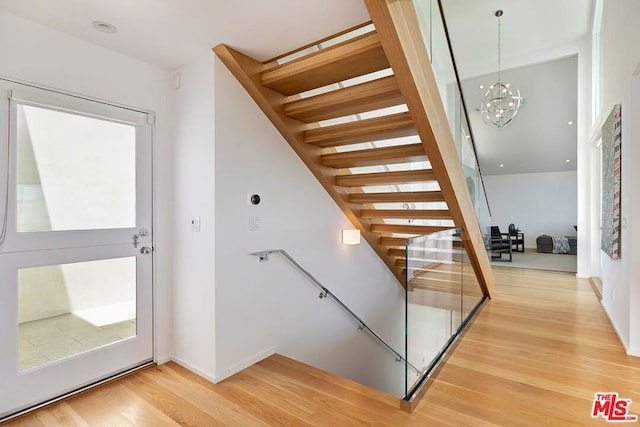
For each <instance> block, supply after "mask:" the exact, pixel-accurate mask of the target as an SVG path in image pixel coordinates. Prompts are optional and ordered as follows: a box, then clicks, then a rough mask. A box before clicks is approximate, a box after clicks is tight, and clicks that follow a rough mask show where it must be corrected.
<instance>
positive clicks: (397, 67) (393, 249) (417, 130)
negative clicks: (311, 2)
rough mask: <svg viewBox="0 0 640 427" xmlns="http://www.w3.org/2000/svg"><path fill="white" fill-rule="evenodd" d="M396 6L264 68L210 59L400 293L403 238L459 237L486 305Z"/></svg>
mask: <svg viewBox="0 0 640 427" xmlns="http://www.w3.org/2000/svg"><path fill="white" fill-rule="evenodd" d="M395 3H396V6H393V4H394V2H393V1H391V0H367V1H366V4H367V7H368V8H369V12H370V15H371V18H372V22H370V23H366V24H363V25H361V26H358V27H355V28H351V29H349V30H346V31H344V32H342V33H339V34H337V35H334V36H330V37H328V38H326V39H323V40H320V41H318V42H315V43H312V44H310V45H307V46H304V47H302V48H300V49H298V50H296V51H294V52H290V53H288V54H285V55H283V56H281V57H279V58H276V59H274V60H270V61H267V62H260V61H258V60H255V59H253V58H251V57H249V56H247V55H245V54H243V53H241V52H239V51H237V50H235V49H233V48H231V47H228V46H226V45H219V46H217V47H215V48H214V51H215V53H216V54H217V56H218V57H219V58H220V59H221V60H222V62H223V63H224V64H225V65H226V66H227V68H228V69H229V70H230V71H231V72H232V73H233V75H234V76H235V77H236V78H237V80H238V81H239V82H240V83H241V84H242V86H243V87H244V88H245V89H246V90H247V92H248V93H249V94H250V95H251V97H252V98H253V99H254V101H255V102H256V103H257V104H258V106H259V107H260V108H261V109H262V110H263V112H264V113H265V115H266V116H267V117H268V118H269V119H270V120H271V122H272V123H273V124H274V125H275V127H276V128H277V129H278V130H279V132H280V133H281V134H282V136H283V137H284V139H285V140H286V141H287V142H288V143H289V144H290V146H291V147H292V148H293V150H294V151H295V152H296V153H297V154H298V155H299V157H300V158H301V159H302V161H303V162H304V163H305V164H306V165H307V167H308V168H309V169H310V171H311V172H312V173H313V174H314V175H315V177H316V178H317V179H318V181H319V182H320V183H321V184H322V186H323V187H324V188H325V189H326V191H327V192H328V193H329V195H330V196H331V197H332V198H333V200H334V201H335V202H336V203H337V204H338V206H339V207H340V208H341V209H342V211H343V212H344V213H345V215H346V216H347V217H348V218H349V220H350V221H351V222H352V223H353V225H354V226H355V227H356V228H358V229H359V230H360V231H361V233H362V235H363V237H364V238H365V239H366V240H367V242H368V243H369V244H370V245H371V247H372V248H373V249H374V250H375V251H376V252H377V254H378V255H379V256H380V258H381V259H382V260H383V261H384V262H385V263H386V264H387V266H388V267H389V268H390V269H391V271H392V272H393V273H394V274H395V275H396V277H397V278H398V280H399V281H400V283H402V284H404V282H405V278H404V275H405V265H404V264H405V257H404V245H405V244H406V239H407V238H408V237H412V236H419V235H425V234H430V233H434V232H437V231H441V230H446V229H450V228H453V227H458V228H461V229H462V230H463V234H462V239H463V242H464V245H465V249H466V250H467V253H468V254H469V258H470V262H471V264H472V265H473V267H474V271H475V274H476V277H477V278H478V281H479V282H480V285H481V287H482V290H483V293H484V294H485V295H487V296H490V295H491V292H492V289H493V281H494V279H493V275H492V272H491V268H490V264H489V259H488V257H487V254H486V251H485V248H484V243H483V240H482V235H481V233H480V229H479V227H478V222H477V219H476V217H475V213H474V210H473V205H472V202H471V199H470V196H469V193H468V190H467V187H466V183H465V180H464V175H463V172H462V167H461V165H460V161H459V157H458V154H457V151H456V147H455V143H454V140H453V136H452V133H451V130H450V126H449V124H448V122H447V118H446V114H445V111H444V107H443V104H442V101H441V100H440V95H439V93H438V89H437V85H436V82H435V78H434V76H433V71H432V70H431V65H430V63H429V60H428V54H427V50H426V48H425V47H424V43H423V41H422V37H421V35H420V33H419V30H418V28H417V25H418V23H417V20H416V18H415V12H414V11H413V8H412V7H402V6H398V2H395ZM405 3H406V2H405ZM409 3H410V2H409ZM399 4H402V2H400V3H399Z"/></svg>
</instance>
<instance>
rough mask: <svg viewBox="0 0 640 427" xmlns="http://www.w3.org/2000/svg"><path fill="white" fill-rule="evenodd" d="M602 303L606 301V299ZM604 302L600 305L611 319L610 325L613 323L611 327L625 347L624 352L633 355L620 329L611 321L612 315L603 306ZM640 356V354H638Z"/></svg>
mask: <svg viewBox="0 0 640 427" xmlns="http://www.w3.org/2000/svg"><path fill="white" fill-rule="evenodd" d="M602 301H604V299H603V300H602ZM602 301H600V305H602V309H603V310H604V313H605V314H606V315H607V318H608V319H609V323H611V326H612V327H613V330H614V331H615V332H616V335H617V336H618V340H619V341H620V343H621V344H622V347H624V351H625V352H626V353H627V354H629V355H632V354H631V349H630V348H629V345H628V344H627V342H626V341H625V340H624V338H622V335H621V334H620V331H619V330H618V327H617V326H616V324H615V323H614V322H613V320H612V319H611V315H610V314H609V311H608V310H607V307H606V306H605V305H604V304H602ZM638 354H639V355H640V353H638Z"/></svg>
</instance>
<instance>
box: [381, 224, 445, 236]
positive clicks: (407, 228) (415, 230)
mask: <svg viewBox="0 0 640 427" xmlns="http://www.w3.org/2000/svg"><path fill="white" fill-rule="evenodd" d="M450 228H452V227H436V226H433V225H397V224H371V231H373V232H375V233H394V234H408V235H413V236H423V235H425V234H431V233H437V232H438V231H444V230H449V229H450Z"/></svg>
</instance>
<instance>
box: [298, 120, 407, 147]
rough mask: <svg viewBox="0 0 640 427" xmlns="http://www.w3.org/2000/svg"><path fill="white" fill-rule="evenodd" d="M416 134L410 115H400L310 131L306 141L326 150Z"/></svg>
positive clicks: (307, 132)
mask: <svg viewBox="0 0 640 427" xmlns="http://www.w3.org/2000/svg"><path fill="white" fill-rule="evenodd" d="M415 134H416V128H415V126H414V124H413V120H412V119H411V116H410V115H409V113H398V114H391V115H388V116H382V117H376V118H373V119H367V120H357V121H353V122H349V123H344V124H340V125H335V126H326V127H318V128H315V129H309V130H307V131H305V133H304V141H305V142H306V143H307V144H313V145H317V146H318V147H323V148H326V147H338V146H342V145H351V144H358V143H361V142H371V141H380V140H383V139H391V138H401V137H405V136H412V135H415Z"/></svg>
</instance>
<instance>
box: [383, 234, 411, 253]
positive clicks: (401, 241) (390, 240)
mask: <svg viewBox="0 0 640 427" xmlns="http://www.w3.org/2000/svg"><path fill="white" fill-rule="evenodd" d="M380 245H382V246H391V247H394V246H406V245H407V239H405V238H402V237H387V236H383V237H381V238H380ZM403 250H404V249H403Z"/></svg>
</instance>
